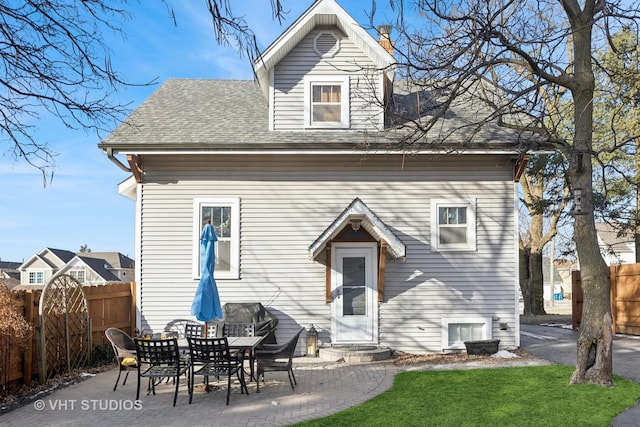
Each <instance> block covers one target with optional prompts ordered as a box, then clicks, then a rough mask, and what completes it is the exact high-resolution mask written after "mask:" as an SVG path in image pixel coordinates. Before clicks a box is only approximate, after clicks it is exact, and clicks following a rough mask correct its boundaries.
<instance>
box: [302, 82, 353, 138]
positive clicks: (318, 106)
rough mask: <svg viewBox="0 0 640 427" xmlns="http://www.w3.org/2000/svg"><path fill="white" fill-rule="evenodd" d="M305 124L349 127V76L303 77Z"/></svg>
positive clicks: (317, 126)
mask: <svg viewBox="0 0 640 427" xmlns="http://www.w3.org/2000/svg"><path fill="white" fill-rule="evenodd" d="M305 106H306V108H305V126H306V127H316V128H344V127H349V78H348V77H336V78H333V77H313V76H311V77H308V78H305Z"/></svg>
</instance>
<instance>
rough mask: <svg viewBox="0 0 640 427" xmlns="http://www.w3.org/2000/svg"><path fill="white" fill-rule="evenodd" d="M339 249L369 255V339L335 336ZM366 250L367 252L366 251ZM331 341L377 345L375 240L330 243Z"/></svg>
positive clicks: (334, 342)
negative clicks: (342, 338)
mask: <svg viewBox="0 0 640 427" xmlns="http://www.w3.org/2000/svg"><path fill="white" fill-rule="evenodd" d="M341 249H354V250H358V251H361V253H362V254H363V255H370V259H371V265H369V266H367V268H368V269H369V271H370V274H371V279H370V280H369V282H368V283H367V287H368V291H369V292H371V296H370V297H368V298H367V299H368V300H369V301H370V306H369V307H368V308H369V309H370V310H371V319H370V323H369V325H370V327H371V339H370V340H367V341H353V340H338V337H337V334H336V332H337V328H336V321H337V314H338V309H337V307H336V302H335V299H336V298H335V295H336V284H337V278H338V272H337V269H336V267H337V265H338V252H339V251H340V250H341ZM367 252H368V253H367ZM331 266H332V268H331V294H332V299H331V342H332V344H368V345H378V244H377V242H334V243H332V244H331Z"/></svg>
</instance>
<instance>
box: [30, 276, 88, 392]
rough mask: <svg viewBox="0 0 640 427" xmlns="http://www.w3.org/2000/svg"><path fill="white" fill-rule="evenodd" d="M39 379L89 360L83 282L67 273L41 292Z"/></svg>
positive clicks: (86, 362)
mask: <svg viewBox="0 0 640 427" xmlns="http://www.w3.org/2000/svg"><path fill="white" fill-rule="evenodd" d="M38 333H39V336H38V350H39V358H38V371H39V373H40V382H45V381H46V380H47V379H49V378H52V377H53V376H55V375H56V374H61V373H65V372H68V371H70V370H72V369H76V368H79V367H82V366H86V365H87V364H88V363H90V362H91V321H90V319H89V311H88V307H87V299H86V298H85V295H84V291H83V290H82V285H81V284H80V283H79V282H78V281H77V280H76V279H74V278H73V277H71V276H68V275H66V274H63V275H60V276H57V277H55V278H54V279H53V280H51V281H50V282H49V283H47V284H46V285H45V287H44V289H43V290H42V294H41V295H40V325H39V327H38Z"/></svg>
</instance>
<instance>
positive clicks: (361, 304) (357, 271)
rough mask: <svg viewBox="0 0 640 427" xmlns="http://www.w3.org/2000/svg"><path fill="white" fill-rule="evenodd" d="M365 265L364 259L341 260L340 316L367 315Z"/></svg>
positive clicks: (348, 258) (349, 258) (347, 258)
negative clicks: (341, 296)
mask: <svg viewBox="0 0 640 427" xmlns="http://www.w3.org/2000/svg"><path fill="white" fill-rule="evenodd" d="M365 265H366V263H365V258H364V257H344V258H343V259H342V291H343V292H342V295H343V298H342V314H343V315H344V316H365V315H366V314H367V305H366V287H365Z"/></svg>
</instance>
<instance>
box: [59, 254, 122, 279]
mask: <svg viewBox="0 0 640 427" xmlns="http://www.w3.org/2000/svg"><path fill="white" fill-rule="evenodd" d="M83 265H84V266H85V267H86V268H87V269H89V270H91V271H93V272H94V273H95V274H96V275H97V276H98V277H100V278H101V279H102V280H104V281H105V282H119V281H120V279H119V278H118V276H116V275H115V274H113V273H112V272H111V271H109V270H108V268H109V267H110V265H109V263H107V262H106V261H105V260H104V259H102V258H89V257H85V256H75V257H74V258H73V259H72V260H71V261H69V262H68V263H67V264H66V265H65V266H64V268H62V269H60V271H59V272H58V274H57V275H59V274H65V273H66V272H67V271H69V270H72V269H74V268H77V267H81V266H83Z"/></svg>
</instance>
